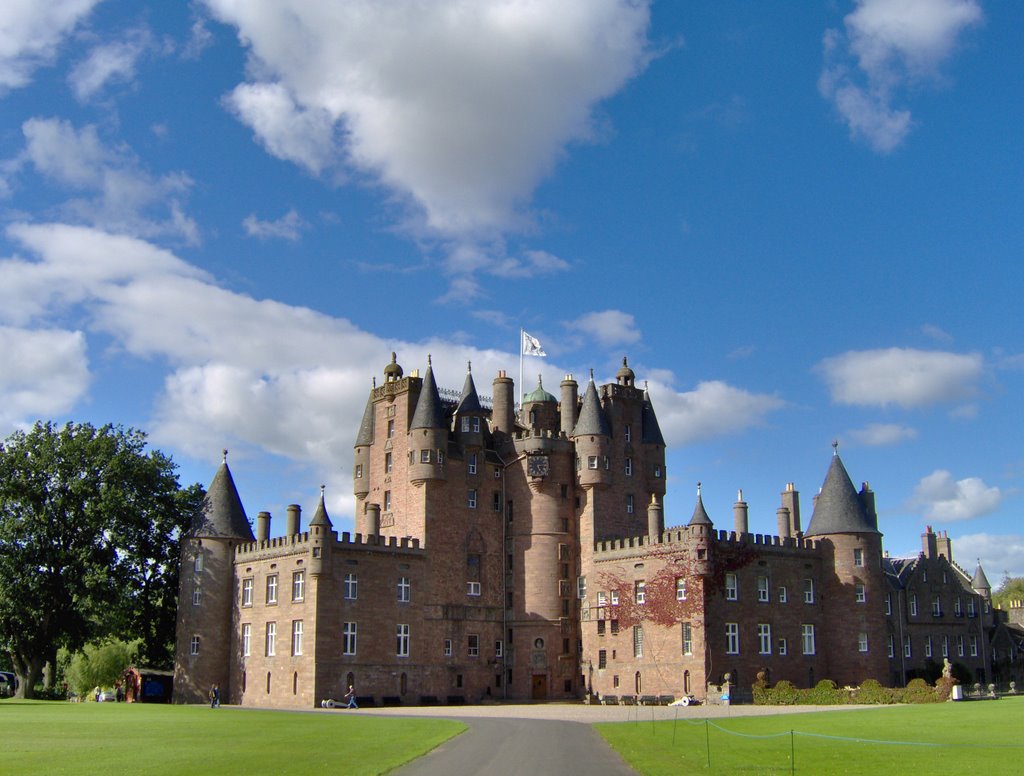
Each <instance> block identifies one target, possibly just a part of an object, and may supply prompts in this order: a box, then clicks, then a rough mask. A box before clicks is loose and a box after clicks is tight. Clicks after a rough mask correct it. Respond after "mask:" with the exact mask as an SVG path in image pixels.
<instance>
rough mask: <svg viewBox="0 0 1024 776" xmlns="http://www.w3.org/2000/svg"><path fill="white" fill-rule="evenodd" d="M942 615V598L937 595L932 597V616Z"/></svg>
mask: <svg viewBox="0 0 1024 776" xmlns="http://www.w3.org/2000/svg"><path fill="white" fill-rule="evenodd" d="M941 616H942V599H941V598H939V597H938V596H933V597H932V617H941Z"/></svg>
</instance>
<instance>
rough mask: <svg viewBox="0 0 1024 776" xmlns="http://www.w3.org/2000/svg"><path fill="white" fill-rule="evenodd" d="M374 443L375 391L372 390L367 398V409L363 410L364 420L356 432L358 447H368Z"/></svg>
mask: <svg viewBox="0 0 1024 776" xmlns="http://www.w3.org/2000/svg"><path fill="white" fill-rule="evenodd" d="M372 444H373V392H372V391H371V392H370V396H369V398H368V399H367V400H366V409H364V410H363V422H362V423H360V424H359V433H358V434H356V444H355V446H356V447H368V446H370V445H372Z"/></svg>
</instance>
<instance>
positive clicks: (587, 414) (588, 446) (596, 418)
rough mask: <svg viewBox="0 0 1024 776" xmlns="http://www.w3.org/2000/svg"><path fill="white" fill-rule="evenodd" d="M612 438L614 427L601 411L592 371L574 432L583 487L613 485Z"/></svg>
mask: <svg viewBox="0 0 1024 776" xmlns="http://www.w3.org/2000/svg"><path fill="white" fill-rule="evenodd" d="M611 436H612V432H611V427H610V426H609V425H608V418H606V417H605V414H604V410H603V409H602V408H601V401H600V399H598V398H597V386H596V385H595V384H594V373H593V371H591V373H590V382H589V383H588V384H587V392H586V394H584V396H583V405H582V406H581V407H580V417H579V420H577V421H576V427H575V428H574V429H573V431H572V437H573V440H574V441H575V442H576V456H577V458H578V461H579V464H578V469H579V478H580V479H579V481H580V485H582V486H583V487H587V486H594V485H608V484H609V483H611V481H612V477H611V472H610V471H609V470H610V468H611V461H610V458H609V452H610V450H609V446H610V444H611Z"/></svg>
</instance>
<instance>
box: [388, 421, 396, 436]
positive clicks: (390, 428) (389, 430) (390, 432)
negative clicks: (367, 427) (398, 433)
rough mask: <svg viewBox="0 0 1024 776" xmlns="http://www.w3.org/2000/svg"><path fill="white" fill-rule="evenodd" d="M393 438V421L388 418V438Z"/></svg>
mask: <svg viewBox="0 0 1024 776" xmlns="http://www.w3.org/2000/svg"><path fill="white" fill-rule="evenodd" d="M394 438H395V421H393V420H389V421H388V439H394Z"/></svg>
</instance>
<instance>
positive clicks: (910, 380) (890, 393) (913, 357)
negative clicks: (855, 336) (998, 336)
mask: <svg viewBox="0 0 1024 776" xmlns="http://www.w3.org/2000/svg"><path fill="white" fill-rule="evenodd" d="M982 367H983V363H982V358H981V356H980V355H979V354H977V353H968V354H960V353H947V352H942V351H929V350H914V349H911V348H888V349H884V350H860V351H854V350H851V351H848V352H846V353H842V354H840V355H838V356H833V357H831V358H826V359H824V360H823V361H821V362H820V363H819V364H818V365H817V366H816V367H815V371H816V372H817V373H818V374H819V375H820V376H821V377H822V379H824V381H825V383H826V384H827V385H828V387H829V391H830V392H831V394H832V401H834V402H836V403H837V404H854V405H860V406H881V407H885V406H888V405H891V404H895V405H898V406H900V407H907V408H909V407H919V406H923V405H928V404H936V403H940V402H951V401H958V400H961V399H965V398H969V397H971V396H974V395H975V394H976V393H977V383H978V380H979V379H980V378H981V375H982Z"/></svg>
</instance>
